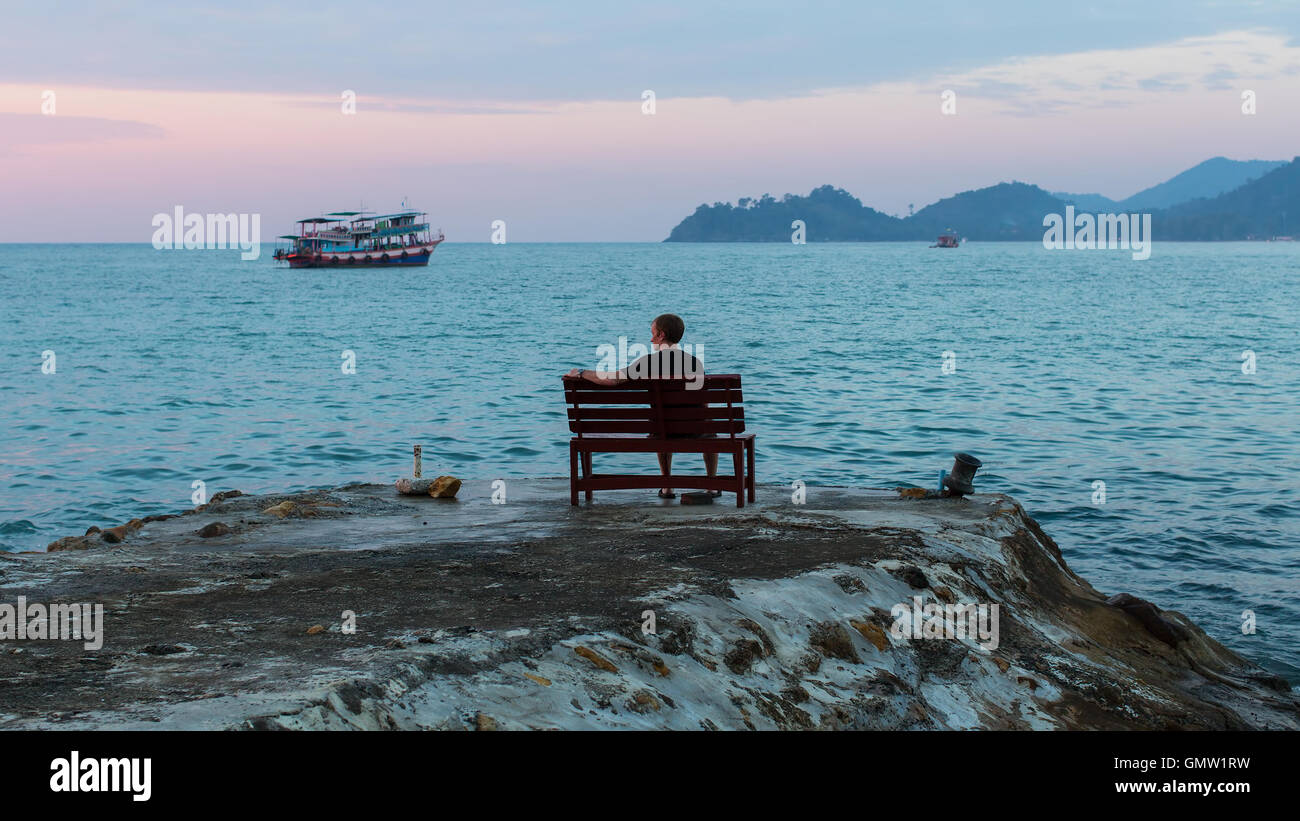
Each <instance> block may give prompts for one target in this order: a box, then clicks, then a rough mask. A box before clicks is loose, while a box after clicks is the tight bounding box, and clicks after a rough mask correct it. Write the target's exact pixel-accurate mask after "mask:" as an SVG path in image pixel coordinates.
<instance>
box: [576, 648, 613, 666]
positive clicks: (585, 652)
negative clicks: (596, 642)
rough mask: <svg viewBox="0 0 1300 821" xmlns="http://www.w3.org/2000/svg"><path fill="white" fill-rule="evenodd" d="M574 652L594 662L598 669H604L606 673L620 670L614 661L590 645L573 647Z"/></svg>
mask: <svg viewBox="0 0 1300 821" xmlns="http://www.w3.org/2000/svg"><path fill="white" fill-rule="evenodd" d="M573 652H574V653H577V654H578V655H580V656H582V657H583V658H585V659H586V660H587V661H589V662H591V663H592V664H594V665H595V666H596V667H597V668H598V669H600V670H604V671H605V672H606V673H617V672H618V668H617V667H615V666H614V662H612V661H610V660H609V659H607V658H605V657H604V656H602V655H601V654H600V653H597V652H596V651H595V650H592V649H591V648H590V647H582V646H578V647H575V648H573Z"/></svg>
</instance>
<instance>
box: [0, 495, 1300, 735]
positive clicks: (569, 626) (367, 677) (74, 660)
mask: <svg viewBox="0 0 1300 821" xmlns="http://www.w3.org/2000/svg"><path fill="white" fill-rule="evenodd" d="M480 485H481V486H480ZM490 496H491V488H490V485H489V483H488V482H482V483H466V484H465V485H464V487H463V489H462V492H461V494H460V497H459V501H458V503H457V504H454V505H448V504H442V503H440V502H438V501H437V500H434V499H430V498H429V497H427V496H426V497H407V496H400V495H398V494H396V493H394V491H393V489H392V488H391V487H378V486H352V487H348V488H339V489H336V490H332V491H325V492H314V493H312V494H302V495H300V496H296V497H285V496H274V497H265V496H263V497H255V496H239V497H230V498H227V499H225V500H223V501H222V502H221V503H220V504H218V505H215V506H212V507H211V508H209V509H205V510H203V511H200V512H197V513H191V514H187V515H185V516H181V517H175V518H171V519H164V520H160V521H154V522H150V523H147V524H144V525H143V526H142V527H141V528H140V529H138V530H137V531H136V532H134V533H133V534H132V535H131V538H130V539H129V540H127V541H126V542H123V543H119V544H116V545H113V546H112V548H111V549H100V550H86V551H78V552H72V553H61V554H58V555H48V556H46V555H31V554H29V555H24V556H22V557H21V558H19V559H14V560H10V561H8V562H6V563H5V565H4V569H5V573H4V574H3V575H0V603H3V602H11V603H12V602H13V601H14V600H15V599H16V597H17V596H19V595H22V596H25V597H26V599H27V600H28V601H63V602H74V601H76V602H81V601H94V602H102V603H104V604H105V610H106V611H107V612H106V616H105V641H104V646H103V649H102V650H100V651H99V652H98V653H88V652H87V651H85V650H83V649H82V647H81V645H80V644H74V643H69V642H35V641H22V642H19V641H4V640H0V727H29V728H34V727H136V728H139V727H173V728H214V729H215V728H235V727H243V728H272V727H276V728H298V729H316V728H358V729H380V728H411V729H415V728H438V729H470V730H491V729H503V730H510V729H524V728H537V729H542V728H569V729H587V728H678V729H746V728H753V729H767V728H779V729H849V728H853V729H958V728H989V729H1003V728H1007V729H1075V728H1080V729H1081V728H1101V729H1123V728H1134V729H1168V728H1196V729H1239V728H1279V729H1298V728H1300V703H1298V702H1297V699H1296V697H1295V695H1294V694H1293V693H1292V691H1291V688H1290V687H1289V686H1288V685H1287V684H1286V682H1284V681H1281V680H1280V679H1277V678H1276V677H1272V676H1269V675H1268V674H1267V673H1265V672H1264V671H1262V670H1260V669H1258V668H1257V667H1255V666H1254V665H1252V664H1251V663H1250V662H1248V661H1246V660H1245V659H1243V658H1241V657H1239V656H1237V655H1235V654H1233V653H1232V652H1230V651H1228V650H1227V649H1226V648H1224V647H1223V646H1222V645H1221V644H1219V643H1218V642H1216V641H1214V640H1213V639H1212V638H1210V637H1209V636H1207V635H1206V634H1205V633H1204V632H1203V631H1202V630H1201V629H1200V628H1198V627H1197V626H1196V625H1195V624H1193V623H1191V622H1190V621H1189V620H1187V619H1186V618H1184V617H1183V616H1181V615H1180V614H1178V613H1176V612H1173V611H1168V610H1161V609H1160V608H1159V607H1158V606H1157V605H1156V604H1153V603H1151V602H1143V601H1142V600H1140V599H1136V598H1135V597H1131V596H1117V597H1114V598H1113V599H1112V600H1110V601H1108V599H1107V596H1106V595H1103V594H1102V593H1100V592H1098V591H1096V590H1095V589H1093V588H1092V587H1091V586H1090V585H1089V584H1088V583H1087V582H1086V581H1084V580H1083V579H1081V578H1079V577H1078V576H1077V575H1075V574H1074V573H1073V572H1072V571H1071V570H1070V569H1069V567H1068V566H1067V564H1066V562H1065V560H1064V559H1063V557H1062V555H1061V552H1060V550H1059V549H1058V547H1057V546H1056V544H1055V543H1054V542H1052V540H1051V539H1050V538H1049V537H1048V536H1047V535H1046V534H1045V533H1043V531H1042V530H1041V528H1039V526H1038V525H1037V523H1035V522H1034V520H1033V519H1032V518H1030V517H1029V516H1028V515H1027V514H1026V513H1025V511H1024V510H1023V509H1021V507H1020V506H1019V505H1017V504H1016V503H1015V502H1014V501H1013V500H1011V499H1009V498H1007V497H1004V496H974V497H969V498H966V499H942V498H938V499H935V498H929V499H926V498H914V499H909V498H903V497H901V496H900V495H899V494H898V493H895V492H885V491H863V490H850V489H836V488H822V489H809V492H808V502H807V504H806V505H793V504H791V503H790V502H789V496H788V494H787V492H786V491H784V490H783V489H781V488H760V492H759V502H758V504H757V505H752V506H747V507H746V508H744V509H739V510H738V509H735V508H732V507H730V506H721V505H717V506H696V507H683V506H680V505H673V504H665V503H661V502H659V501H658V500H655V499H653V498H647V497H646V494H644V493H639V492H635V491H629V492H614V493H609V494H607V495H606V496H605V497H603V498H602V499H598V500H597V502H596V503H595V504H594V505H587V506H583V507H579V508H576V509H575V508H571V507H570V506H569V505H568V504H567V482H564V481H558V480H539V481H533V482H512V484H511V488H510V493H509V495H508V497H507V498H508V499H509V500H510V501H509V502H508V503H507V504H504V505H494V504H492V503H491V500H490ZM284 511H287V513H285V515H283V516H282V515H280V513H281V512H284ZM304 511H314V513H310V514H307V515H300V514H302V513H303V512H304ZM216 522H220V523H222V524H223V525H225V526H227V527H228V531H226V532H216V531H220V530H221V529H220V528H210V525H212V524H214V523H216ZM202 531H207V532H208V533H210V534H212V535H210V536H203V535H200V532H202ZM76 538H87V537H76ZM105 547H107V546H105ZM995 605H996V609H994V606H995ZM949 617H953V618H951V619H950V618H949ZM936 619H937V621H936ZM963 619H964V621H963ZM945 620H946V621H945ZM954 622H955V624H956V625H958V626H959V627H960V626H962V625H965V626H966V627H969V628H970V629H969V630H965V631H964V632H963V631H961V630H951V629H950V628H949V625H951V624H953V623H954ZM945 629H950V632H951V635H946V634H945Z"/></svg>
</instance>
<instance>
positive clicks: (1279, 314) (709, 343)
mask: <svg viewBox="0 0 1300 821" xmlns="http://www.w3.org/2000/svg"><path fill="white" fill-rule="evenodd" d="M268 256H269V252H268V255H267V256H264V257H263V258H262V259H261V260H258V261H255V262H247V263H245V262H241V261H240V260H239V255H238V253H237V252H224V251H171V252H167V251H161V252H160V251H155V250H153V249H152V248H151V247H149V246H138V247H137V246H120V245H118V246H114V245H97V246H91V245H83V246H74V245H62V246H40V245H27V246H24V245H0V304H3V306H4V321H3V322H2V323H0V357H2V359H3V361H2V362H0V396H3V405H4V411H3V415H2V416H0V433H2V438H0V549H7V550H33V549H37V550H39V549H43V547H44V545H45V544H47V543H48V542H50V541H51V540H53V539H55V538H57V537H59V536H64V535H68V534H72V533H80V532H82V531H83V530H84V529H85V528H86V527H88V526H89V525H92V524H99V525H103V524H105V523H119V522H122V521H125V520H127V519H129V518H132V517H134V516H140V515H145V514H149V513H161V512H167V511H175V510H177V509H180V508H183V507H185V506H187V505H189V504H190V494H191V492H192V489H191V482H193V481H194V480H196V479H202V480H204V481H205V482H206V483H207V490H208V493H209V495H210V494H212V493H215V492H216V491H218V490H222V489H228V488H239V489H241V490H244V491H245V492H258V491H278V490H284V489H289V488H294V489H298V488H304V487H311V486H321V485H337V484H340V483H344V482H351V481H379V482H388V481H391V480H392V479H393V478H395V477H396V476H398V475H400V474H403V473H405V472H407V471H408V469H409V462H410V446H411V443H413V442H421V443H423V445H424V453H425V457H424V459H425V465H426V473H443V472H446V473H455V474H457V475H459V476H462V477H468V478H476V479H483V480H491V479H494V478H498V477H506V478H508V477H533V476H555V475H566V474H567V471H568V460H567V444H566V441H567V432H566V428H565V423H564V405H563V402H562V398H561V394H560V391H559V382H558V379H557V377H558V375H559V374H560V373H561V372H562V371H564V370H567V369H568V368H570V367H594V366H595V365H596V363H597V355H596V347H597V346H598V345H601V344H617V342H618V338H619V336H620V335H624V336H627V337H629V338H630V339H631V341H633V342H636V341H640V342H644V341H646V337H647V335H648V325H649V321H650V319H651V318H653V316H654V315H655V314H657V313H660V312H663V311H666V310H671V311H674V312H676V313H679V314H681V315H682V316H683V317H684V318H685V319H686V322H687V339H686V340H685V341H688V342H693V343H698V344H700V345H701V346H702V347H701V348H700V350H699V351H698V353H699V355H700V357H701V359H703V360H704V362H705V363H706V365H708V367H709V369H710V370H713V371H738V372H741V373H743V374H744V376H745V386H746V394H747V397H748V404H749V410H748V415H749V417H750V418H751V419H752V429H753V430H756V431H757V432H758V433H759V440H758V441H759V466H758V475H759V479H760V480H761V481H779V482H784V483H789V482H792V481H793V480H795V479H802V480H804V481H805V482H806V483H808V485H809V486H810V493H815V491H816V486H817V485H818V484H845V485H867V486H894V485H900V484H915V485H922V486H930V485H932V484H934V482H935V480H936V478H937V474H938V471H939V470H940V469H941V468H945V467H949V466H951V463H952V459H951V454H952V452H953V451H955V450H967V451H970V452H972V453H974V454H976V455H977V456H979V457H981V458H982V459H984V460H985V463H986V467H985V468H984V469H983V470H982V471H981V472H980V474H979V477H978V479H977V484H978V485H979V487H980V488H981V489H984V490H989V491H1002V492H1005V493H1009V494H1012V495H1014V496H1015V497H1017V498H1018V499H1020V500H1021V501H1022V502H1023V503H1024V504H1025V506H1026V507H1027V509H1028V510H1029V511H1030V512H1031V513H1032V514H1033V515H1035V516H1036V517H1037V518H1038V519H1039V520H1040V521H1041V522H1042V523H1043V525H1044V527H1045V528H1046V529H1047V530H1048V532H1049V533H1051V534H1052V535H1053V536H1054V537H1055V538H1056V539H1057V541H1059V542H1060V544H1061V546H1062V549H1063V550H1064V551H1065V555H1066V557H1067V559H1068V560H1069V562H1070V564H1071V566H1072V567H1073V568H1074V569H1075V570H1076V571H1078V572H1079V573H1081V574H1082V575H1083V576H1084V577H1086V578H1088V579H1089V580H1090V581H1092V582H1093V584H1095V585H1096V586H1097V587H1098V588H1099V589H1101V590H1102V591H1104V592H1106V593H1116V592H1121V591H1127V592H1131V593H1134V594H1136V595H1139V596H1142V597H1146V598H1150V599H1152V600H1154V601H1155V602H1156V603H1157V604H1159V605H1161V606H1163V607H1171V608H1175V609H1178V610H1181V611H1183V612H1185V613H1187V614H1188V615H1189V616H1191V617H1192V618H1193V619H1195V620H1196V621H1197V622H1198V623H1199V624H1201V625H1202V626H1203V627H1204V628H1205V629H1206V630H1208V631H1209V632H1210V633H1211V634H1212V635H1214V636H1215V637H1217V638H1219V639H1220V640H1222V641H1224V642H1226V643H1227V644H1229V645H1230V646H1231V647H1233V648H1234V649H1236V650H1238V651H1239V652H1241V653H1243V654H1245V655H1247V656H1249V657H1251V658H1254V659H1256V660H1257V661H1259V662H1261V663H1263V664H1265V665H1266V666H1268V667H1269V668H1271V669H1273V670H1274V671H1276V672H1279V673H1282V674H1283V675H1286V676H1287V677H1288V678H1290V679H1291V680H1292V681H1293V682H1297V681H1300V547H1297V544H1296V542H1297V539H1296V537H1297V535H1300V519H1298V514H1297V502H1298V501H1300V499H1298V498H1297V497H1298V493H1297V489H1296V487H1297V484H1300V472H1298V471H1297V467H1298V465H1297V455H1298V454H1300V412H1298V411H1297V407H1296V405H1297V402H1300V350H1298V348H1300V318H1298V317H1300V296H1297V284H1298V283H1300V280H1298V278H1297V271H1298V270H1300V245H1295V244H1286V243H1277V244H1261V243H1253V244H1216V245H1199V244H1186V245H1175V244H1164V245H1161V244H1157V245H1156V247H1155V251H1154V253H1153V255H1152V257H1151V259H1149V260H1146V261H1142V262H1138V261H1133V260H1131V259H1130V257H1129V255H1128V254H1127V253H1126V252H1123V251H1113V252H1107V251H1046V250H1044V249H1043V248H1042V247H1041V246H1040V245H1037V244H1031V243H1022V244H1001V243H998V244H983V245H981V244H972V245H968V246H966V247H964V248H962V249H960V250H958V251H941V250H930V249H928V248H926V247H925V246H924V245H923V244H919V243H918V244H901V243H900V244H892V243H880V244H863V245H857V244H844V245H806V246H793V245H776V244H772V245H662V244H644V245H524V244H511V245H504V246H493V245H463V244H462V245H458V244H446V245H443V246H441V247H440V248H439V249H438V251H437V253H436V254H435V255H434V258H433V262H432V264H431V266H430V267H429V268H427V269H415V270H406V271H347V270H341V271H290V270H283V269H277V268H275V267H273V265H272V263H271V261H270V259H269V258H268ZM47 349H49V350H53V351H54V352H55V355H56V356H57V360H56V366H57V371H56V373H54V374H49V375H47V374H43V373H42V372H41V363H42V351H44V350H47ZM1247 349H1249V350H1253V351H1254V352H1255V354H1256V362H1257V368H1258V370H1257V372H1256V373H1254V374H1253V375H1246V374H1243V373H1242V368H1241V366H1242V352H1243V351H1244V350H1247ZM345 350H351V351H353V352H355V354H356V368H357V371H356V373H355V374H353V375H348V374H344V373H343V372H342V369H341V367H340V366H341V364H342V358H341V355H342V352H343V351H345ZM945 350H951V351H953V352H954V353H955V354H956V372H955V373H952V374H947V375H945V374H944V373H942V368H941V365H942V354H943V352H944V351H945ZM609 458H611V459H612V458H613V457H609ZM629 458H630V457H629ZM637 464H638V465H640V467H641V468H643V469H652V466H651V465H650V464H644V465H641V464H640V463H639V462H638V463H637ZM1097 480H1100V481H1104V482H1105V483H1106V502H1105V504H1103V505H1094V504H1093V503H1092V502H1093V494H1094V490H1093V485H1092V483H1093V482H1094V481H1097ZM1246 609H1251V610H1254V611H1255V613H1256V616H1257V619H1258V624H1259V627H1258V632H1257V634H1255V635H1253V636H1247V635H1243V634H1242V632H1241V629H1240V626H1241V613H1242V611H1243V610H1246Z"/></svg>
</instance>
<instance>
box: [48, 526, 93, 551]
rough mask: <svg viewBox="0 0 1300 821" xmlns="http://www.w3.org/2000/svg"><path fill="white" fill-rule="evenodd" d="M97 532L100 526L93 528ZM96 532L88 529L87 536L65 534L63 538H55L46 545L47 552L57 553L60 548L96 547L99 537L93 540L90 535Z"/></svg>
mask: <svg viewBox="0 0 1300 821" xmlns="http://www.w3.org/2000/svg"><path fill="white" fill-rule="evenodd" d="M91 530H93V531H95V533H99V528H97V527H96V528H91ZM92 535H94V534H92V533H90V532H89V531H87V533H86V535H85V536H64V537H63V538H62V539H55V540H54V541H52V542H50V543H49V545H47V546H46V548H45V552H47V553H57V552H59V551H60V550H86V549H88V548H91V547H95V546H96V543H97V542H98V541H99V540H98V539H96V540H94V541H91V539H90V536H92Z"/></svg>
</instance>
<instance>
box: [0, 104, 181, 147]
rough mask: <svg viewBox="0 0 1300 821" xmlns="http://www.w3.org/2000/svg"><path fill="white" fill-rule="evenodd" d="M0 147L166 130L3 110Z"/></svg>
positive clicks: (138, 136) (153, 135) (155, 134)
mask: <svg viewBox="0 0 1300 821" xmlns="http://www.w3.org/2000/svg"><path fill="white" fill-rule="evenodd" d="M0 134H3V135H4V138H3V142H0V148H13V147H16V146H20V145H52V144H56V143H106V142H111V141H114V140H158V139H162V138H163V137H164V136H165V134H166V132H165V131H164V130H163V129H162V128H161V127H159V126H156V125H152V124H150V123H144V122H138V121H136V120H113V119H108V118H106V117H77V116H69V115H62V114H50V115H46V114H16V113H13V112H4V111H0Z"/></svg>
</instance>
